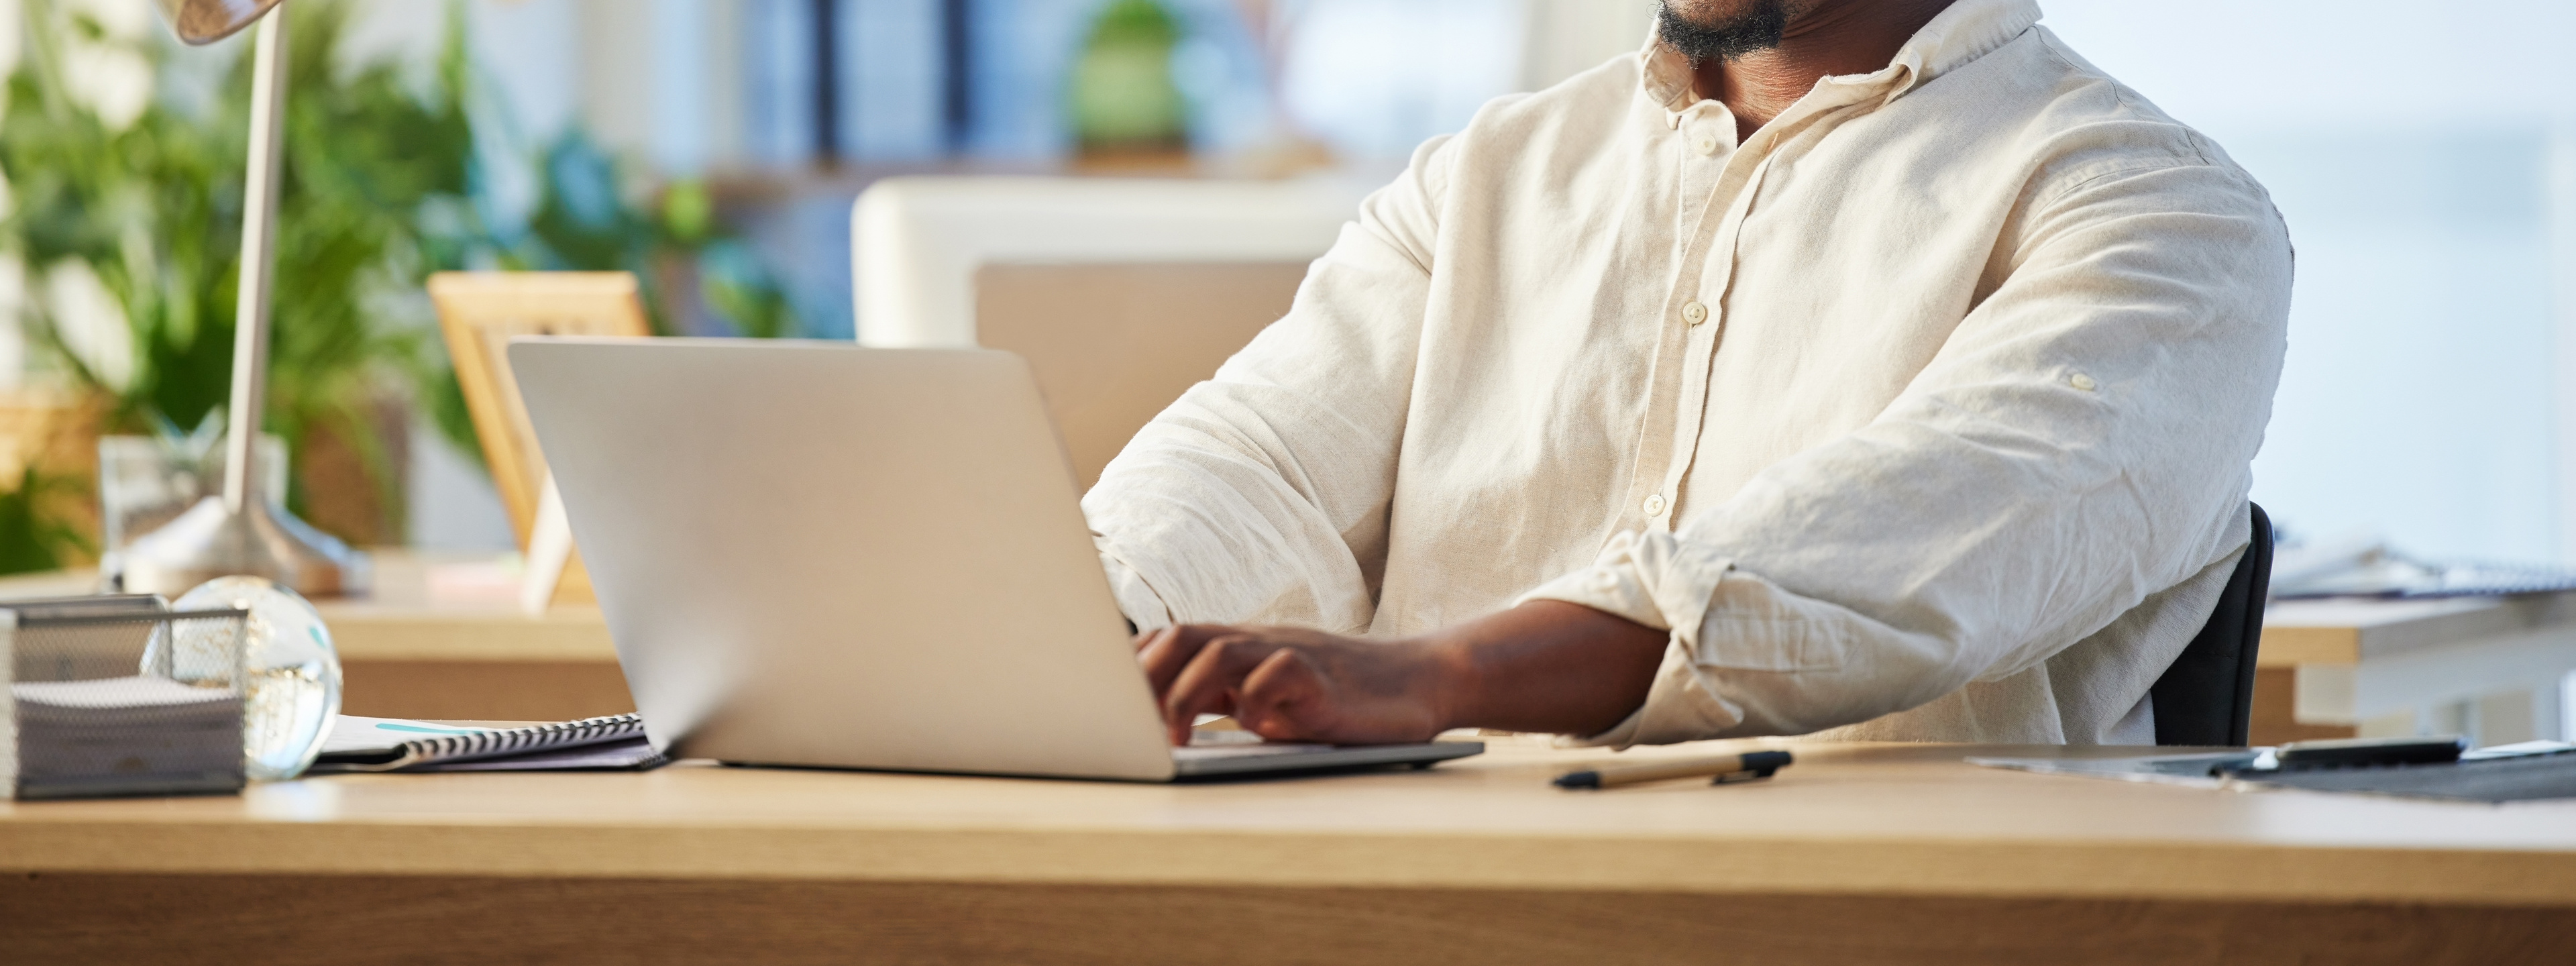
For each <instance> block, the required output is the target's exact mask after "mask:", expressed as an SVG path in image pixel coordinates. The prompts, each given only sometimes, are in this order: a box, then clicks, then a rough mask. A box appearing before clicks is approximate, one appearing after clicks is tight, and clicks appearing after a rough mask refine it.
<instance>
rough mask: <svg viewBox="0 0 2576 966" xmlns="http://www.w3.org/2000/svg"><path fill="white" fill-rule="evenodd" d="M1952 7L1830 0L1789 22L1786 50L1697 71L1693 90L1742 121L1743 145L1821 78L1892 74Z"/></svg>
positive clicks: (1944, 1)
mask: <svg viewBox="0 0 2576 966" xmlns="http://www.w3.org/2000/svg"><path fill="white" fill-rule="evenodd" d="M1950 3H1951V0H1826V2H1823V3H1818V4H1816V5H1815V6H1814V7H1813V8H1812V9H1809V10H1808V11H1806V12H1805V13H1802V14H1799V15H1798V16H1797V18H1796V19H1793V20H1791V21H1789V24H1788V26H1787V28H1786V29H1784V30H1782V31H1781V33H1780V45H1779V46H1777V47H1773V48H1770V49H1768V50H1757V51H1754V52H1753V53H1750V54H1746V55H1744V56H1743V57H1741V58H1738V59H1735V60H1715V59H1712V60H1709V61H1706V62H1703V63H1701V64H1699V65H1698V66H1697V70H1696V72H1695V76H1694V78H1693V87H1694V88H1695V89H1696V90H1697V92H1698V93H1699V95H1700V96H1701V97H1704V98H1705V97H1714V98H1715V99H1716V100H1717V101H1719V102H1721V103H1723V104H1725V105H1726V109H1727V110H1729V111H1732V112H1734V114H1735V132H1736V136H1737V138H1738V139H1740V140H1741V139H1750V138H1752V137H1753V132H1755V131H1758V130H1761V128H1762V125H1765V124H1769V123H1771V119H1772V118H1775V117H1779V116H1780V112H1782V111H1785V110H1788V109H1789V105H1791V104H1794V103H1797V100H1798V98H1801V97H1804V96H1806V94H1807V92H1808V91H1810V90H1813V89H1814V88H1815V86H1816V81H1817V80H1818V79H1819V78H1823V77H1828V76H1832V75H1836V74H1867V73H1872V72H1874V71H1877V70H1879V69H1880V68H1883V67H1886V66H1887V64H1888V62H1889V61H1891V60H1894V59H1896V51H1897V50H1898V49H1899V48H1902V47H1904V46H1905V42H1906V41H1907V40H1909V39H1912V38H1913V36H1914V34H1915V32H1916V31H1919V30H1922V29H1923V25H1924V24H1927V23H1931V22H1932V18H1933V17H1935V16H1938V15H1940V13H1941V11H1942V10H1944V9H1947V8H1948V7H1949V6H1950Z"/></svg>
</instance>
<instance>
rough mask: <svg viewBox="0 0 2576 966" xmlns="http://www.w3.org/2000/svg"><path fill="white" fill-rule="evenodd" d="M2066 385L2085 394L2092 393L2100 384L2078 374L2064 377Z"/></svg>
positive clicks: (2089, 377) (2091, 378)
mask: <svg viewBox="0 0 2576 966" xmlns="http://www.w3.org/2000/svg"><path fill="white" fill-rule="evenodd" d="M2066 384H2067V385H2070V386H2073V387H2075V388H2077V389H2081V390H2084V391H2085V392H2092V391H2093V390H2094V388H2095V387H2097V386H2100V385H2101V383H2098V382H2094V381H2093V377H2091V376H2088V375H2085V374H2083V373H2080V372H2079V373H2076V374H2074V375H2071V376H2068V377H2066Z"/></svg>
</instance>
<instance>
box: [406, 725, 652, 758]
mask: <svg viewBox="0 0 2576 966" xmlns="http://www.w3.org/2000/svg"><path fill="white" fill-rule="evenodd" d="M643 734H644V717H643V716H642V715H639V714H635V713H632V712H629V713H627V714H618V715H609V716H608V717H604V718H583V719H581V720H579V721H566V722H563V723H561V724H550V725H538V726H536V727H533V728H513V729H510V730H508V731H485V732H481V733H478V734H470V735H451V736H448V737H443V738H423V739H419V740H417V741H408V742H404V746H405V748H406V749H408V750H411V751H412V752H413V753H412V754H411V755H410V756H409V757H408V760H409V761H411V762H413V763H428V762H436V761H474V760H476V759H481V758H503V757H508V756H510V755H516V754H519V753H522V752H529V751H541V750H546V749H551V748H571V747H575V746H579V745H595V744H599V743H602V742H608V741H623V740H625V739H628V738H636V737H641V736H642V735H643Z"/></svg>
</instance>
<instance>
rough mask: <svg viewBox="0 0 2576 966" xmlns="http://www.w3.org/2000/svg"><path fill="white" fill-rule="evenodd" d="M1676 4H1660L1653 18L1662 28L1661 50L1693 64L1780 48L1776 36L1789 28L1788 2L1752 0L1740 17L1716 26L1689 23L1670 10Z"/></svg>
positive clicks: (1672, 1)
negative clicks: (1678, 55)
mask: <svg viewBox="0 0 2576 966" xmlns="http://www.w3.org/2000/svg"><path fill="white" fill-rule="evenodd" d="M1678 2H1679V0H1663V2H1662V3H1660V4H1657V5H1656V6H1657V10H1656V13H1655V16H1656V19H1657V20H1658V21H1659V22H1660V23H1661V25H1662V27H1663V37H1664V46H1666V47H1670V48H1672V49H1673V52H1674V53H1677V54H1680V55H1682V56H1684V57H1688V58H1690V62H1691V63H1693V64H1705V63H1708V62H1709V61H1711V60H1735V59H1738V58H1741V57H1743V56H1744V55H1746V54H1750V53H1752V52H1754V51H1757V50H1769V49H1771V48H1773V47H1777V46H1780V35H1781V33H1782V32H1783V31H1786V30H1787V29H1788V28H1789V12H1790V11H1789V0H1753V4H1752V5H1751V6H1749V7H1747V8H1745V10H1744V11H1743V12H1742V13H1738V14H1736V15H1734V16H1732V17H1727V18H1725V19H1723V20H1720V21H1718V22H1716V23H1701V22H1699V21H1695V20H1692V19H1690V18H1689V17H1688V16H1686V15H1684V14H1683V13H1682V12H1681V11H1679V10H1676V9H1674V5H1675V4H1676V3H1678Z"/></svg>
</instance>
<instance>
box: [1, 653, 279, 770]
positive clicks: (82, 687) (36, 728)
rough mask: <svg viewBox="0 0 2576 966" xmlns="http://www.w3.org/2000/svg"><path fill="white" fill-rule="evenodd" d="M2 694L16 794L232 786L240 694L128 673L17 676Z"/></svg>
mask: <svg viewBox="0 0 2576 966" xmlns="http://www.w3.org/2000/svg"><path fill="white" fill-rule="evenodd" d="M9 693H10V697H11V699H12V700H13V701H14V702H15V703H16V704H17V715H16V717H17V726H18V727H17V731H18V735H17V739H18V740H17V753H18V754H17V759H18V761H17V764H18V774H17V781H16V782H15V785H16V791H17V795H18V797H20V798H67V797H74V796H88V795H126V794H147V793H150V794H171V793H179V792H202V791H230V790H233V789H237V788H240V787H241V786H242V737H241V736H242V699H241V695H240V694H238V693H235V692H233V691H232V690H230V689H224V688H198V687H190V686H188V685H186V684H182V683H179V682H177V681H173V680H170V679H168V678H160V677H143V676H137V677H121V678H97V679H92V680H86V681H26V682H20V683H17V684H13V685H10V687H9Z"/></svg>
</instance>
